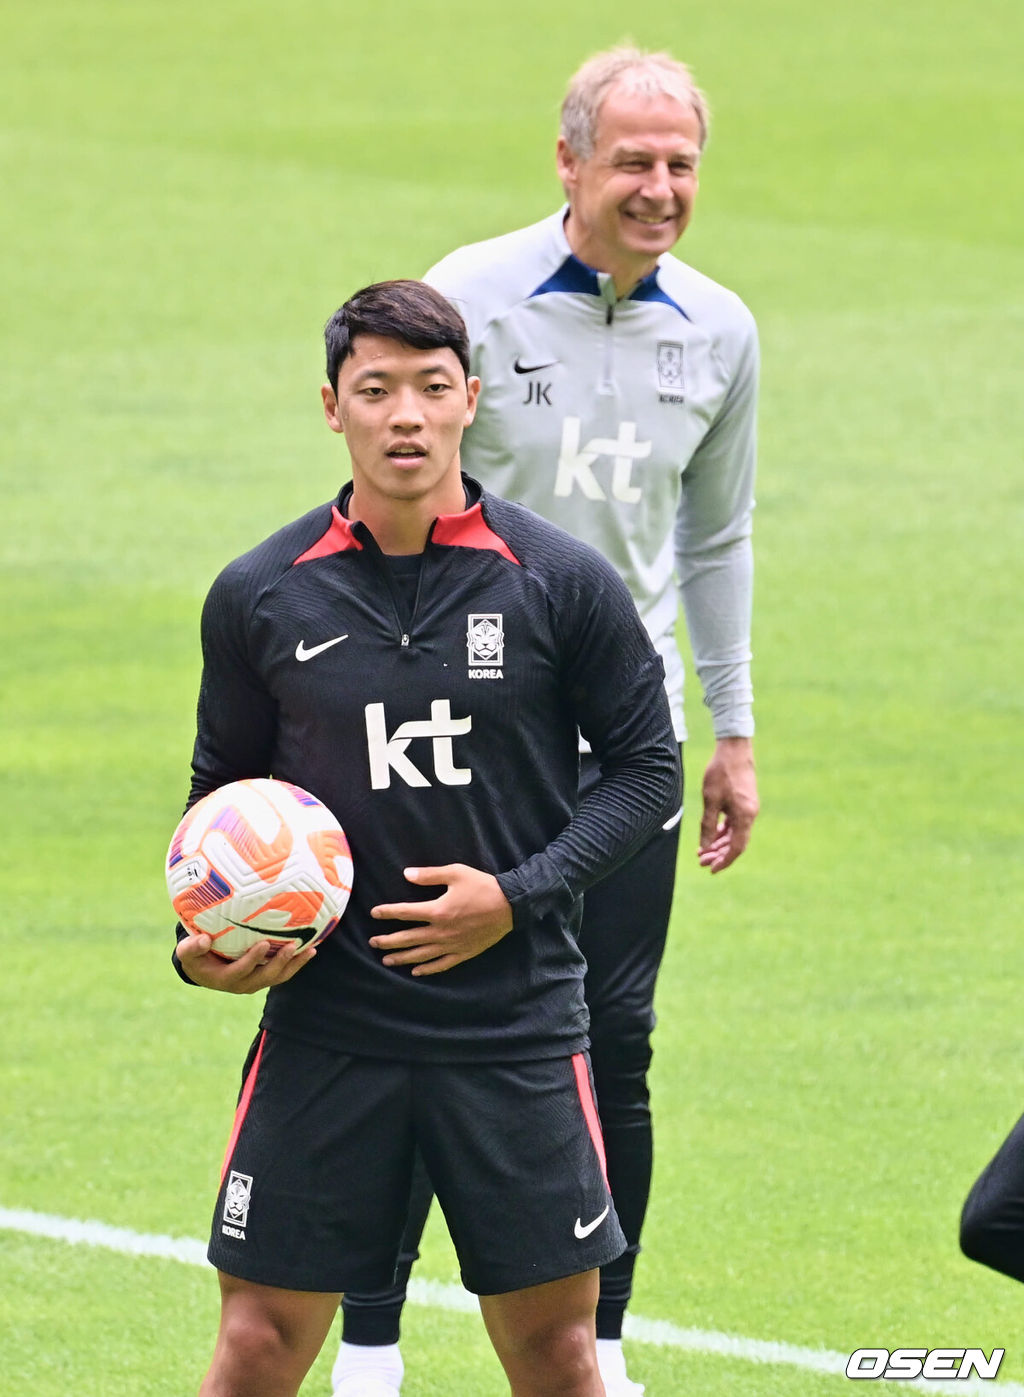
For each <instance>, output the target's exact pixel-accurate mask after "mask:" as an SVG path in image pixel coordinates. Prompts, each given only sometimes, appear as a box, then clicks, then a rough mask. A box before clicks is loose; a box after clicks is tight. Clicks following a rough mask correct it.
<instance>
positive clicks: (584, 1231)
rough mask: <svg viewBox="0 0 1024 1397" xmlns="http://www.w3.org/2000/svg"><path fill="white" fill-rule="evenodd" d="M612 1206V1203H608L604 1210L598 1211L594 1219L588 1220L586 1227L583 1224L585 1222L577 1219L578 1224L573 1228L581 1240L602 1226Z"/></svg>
mask: <svg viewBox="0 0 1024 1397" xmlns="http://www.w3.org/2000/svg"><path fill="white" fill-rule="evenodd" d="M611 1206H612V1205H611V1204H610V1203H606V1204H605V1208H604V1212H603V1213H598V1215H597V1217H596V1218H595V1219H594V1221H593V1222H588V1223H587V1225H586V1227H584V1226H583V1222H582V1220H581V1219H580V1218H577V1219H576V1226H575V1227H574V1228H573V1231H574V1232H575V1234H576V1236H577V1237H578V1238H579V1239H580V1241H581V1242H582V1241H583V1239H584V1237H589V1236H590V1234H591V1232H594V1231H596V1230H597V1228H599V1227H600V1226H601V1224H602V1222H604V1220H605V1218H606V1217H607V1216H608V1213H609V1210H610V1209H611Z"/></svg>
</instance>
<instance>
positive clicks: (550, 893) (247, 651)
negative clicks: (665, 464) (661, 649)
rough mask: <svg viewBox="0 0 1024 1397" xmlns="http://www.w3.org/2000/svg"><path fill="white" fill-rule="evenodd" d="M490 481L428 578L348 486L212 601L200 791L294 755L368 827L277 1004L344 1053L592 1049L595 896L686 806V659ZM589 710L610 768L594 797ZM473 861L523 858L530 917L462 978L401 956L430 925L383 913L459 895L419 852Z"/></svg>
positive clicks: (299, 770) (444, 527)
mask: <svg viewBox="0 0 1024 1397" xmlns="http://www.w3.org/2000/svg"><path fill="white" fill-rule="evenodd" d="M465 483H466V487H467V502H468V507H467V508H466V510H465V511H464V512H462V513H460V514H452V515H442V516H440V517H439V518H438V519H437V520H436V521H435V523H434V525H433V527H432V530H431V534H430V538H429V541H428V543H427V545H426V549H425V551H424V553H423V555H422V563H421V566H420V568H419V577H418V579H416V578H410V577H409V576H408V572H409V568H410V564H409V562H408V561H407V560H398V561H399V566H398V568H395V567H393V565H392V563H391V562H390V561H389V560H388V559H387V558H386V557H385V556H384V555H383V554H382V553H381V551H380V549H379V547H378V546H377V544H376V542H375V540H374V538H373V536H372V535H371V533H370V531H369V530H368V529H367V528H366V526H365V525H363V524H361V523H355V524H351V523H349V521H348V519H347V518H346V517H345V513H344V509H345V505H346V503H347V498H348V495H349V493H350V491H351V487H346V489H345V490H343V491H342V493H341V495H340V496H339V499H338V501H337V502H335V503H334V504H325V505H321V506H320V507H318V508H317V509H314V510H312V511H311V512H310V513H309V514H306V515H304V516H303V518H301V519H298V520H296V522H295V523H293V524H289V525H288V526H287V527H285V528H283V529H281V530H280V531H279V532H277V533H275V534H273V535H272V536H271V537H270V538H268V539H267V540H266V541H265V542H263V543H261V544H259V546H258V547H256V548H254V549H253V550H252V551H251V552H249V553H246V554H245V555H244V556H243V557H241V558H238V559H237V560H236V561H235V562H233V563H231V564H229V566H228V567H227V568H225V570H224V571H223V572H222V573H221V575H220V576H219V577H218V578H217V580H216V581H215V583H214V584H213V587H212V588H211V590H210V594H209V596H208V598H207V601H206V605H205V607H204V610H203V678H202V686H201V689H200V695H199V711H198V732H197V736H196V744H195V752H194V756H193V772H194V776H193V780H192V788H191V793H190V803H192V802H194V801H196V800H198V799H199V798H200V797H201V796H203V795H205V794H207V792H209V791H212V790H214V789H215V788H216V787H218V786H221V785H224V784H225V783H226V782H228V781H234V780H238V779H240V778H242V777H246V776H268V775H272V776H276V777H278V778H281V779H283V780H287V781H292V782H295V783H296V784H297V785H299V786H303V787H305V788H306V789H307V790H310V791H312V792H313V794H314V795H317V796H318V797H319V798H320V799H321V800H322V801H323V802H324V803H325V804H326V805H327V806H329V808H330V809H331V810H333V811H334V813H335V814H336V815H337V817H338V819H339V820H340V821H341V824H342V827H343V828H344V830H345V832H346V834H347V835H348V838H349V842H350V844H351V848H352V859H353V863H354V868H355V877H354V887H353V891H352V898H351V901H350V902H349V906H348V909H347V910H346V912H345V915H344V917H343V918H342V921H341V924H340V925H339V926H338V928H337V929H336V930H335V931H334V933H333V934H332V935H331V936H329V937H328V938H327V940H326V941H324V942H323V943H322V944H321V946H320V947H319V950H318V953H317V955H316V957H315V959H314V960H313V961H312V962H311V963H310V964H309V965H308V966H306V967H305V968H304V969H302V970H301V971H300V972H299V973H298V974H297V975H296V976H295V977H294V978H293V979H292V980H290V981H288V983H286V984H284V985H280V986H277V987H275V988H273V989H271V990H270V992H269V994H268V996H267V1000H266V1006H265V1009H264V1014H263V1026H264V1027H266V1028H270V1029H272V1030H274V1031H276V1032H280V1033H284V1034H288V1035H290V1036H292V1037H296V1038H302V1039H306V1040H308V1041H310V1042H314V1043H317V1044H321V1045H323V1046H327V1047H332V1048H335V1049H337V1050H338V1051H341V1052H351V1053H358V1054H365V1055H369V1056H376V1057H391V1058H418V1059H424V1060H432V1061H452V1060H467V1059H472V1060H475V1061H496V1060H497V1061H500V1060H509V1059H515V1058H519V1059H523V1058H540V1057H552V1056H561V1055H563V1054H569V1053H572V1052H576V1051H579V1050H580V1049H581V1048H583V1047H584V1046H585V1045H586V1042H587V1038H586V1032H587V1026H588V1016H587V1010H586V1006H585V1004H584V1000H583V970H584V961H583V957H582V955H581V953H580V951H579V949H578V947H577V944H576V939H575V934H576V930H577V927H578V923H579V913H580V908H581V900H580V896H581V894H582V892H583V890H584V888H586V887H588V886H589V885H590V884H591V883H593V882H594V881H596V879H597V878H599V877H601V876H603V875H604V874H605V873H607V872H608V871H610V869H611V868H612V867H614V866H615V865H616V864H617V863H619V862H621V861H622V859H623V858H625V857H626V856H627V855H628V854H629V853H631V852H632V851H633V850H634V849H636V848H637V847H638V846H639V845H640V844H641V843H642V842H643V841H644V840H645V839H646V838H647V837H649V835H650V834H651V833H652V832H653V830H654V829H656V828H657V826H658V825H659V824H660V823H661V822H662V821H664V820H665V819H666V818H667V816H668V815H670V814H673V813H674V812H675V811H676V809H677V808H678V800H679V767H678V749H677V746H676V742H675V739H674V737H673V733H672V724H671V720H670V717H669V711H668V705H667V702H666V699H665V692H664V686H663V669H662V663H661V660H660V658H659V657H658V656H657V654H656V653H655V651H654V649H653V647H652V645H651V642H650V640H649V639H648V636H647V633H646V631H645V630H644V628H643V626H642V625H641V623H640V620H639V618H638V616H637V613H636V609H635V607H634V605H633V602H632V600H631V598H630V596H629V593H628V592H627V590H626V588H625V586H624V585H623V583H622V581H621V580H620V578H619V577H618V575H617V573H616V572H615V571H614V569H613V568H612V567H611V566H610V565H609V564H608V563H607V562H606V561H605V560H604V559H603V558H602V557H601V556H600V554H598V553H597V552H596V551H595V550H594V549H592V548H590V547H588V546H587V545H586V544H583V543H580V542H579V541H577V540H576V539H573V538H571V537H570V536H569V535H568V534H565V533H563V532H562V531H561V530H560V529H557V528H555V527H554V526H553V525H551V524H548V523H546V522H545V521H544V520H542V519H540V518H538V517H537V516H536V515H534V514H532V513H530V512H529V511H528V510H526V509H523V508H522V507H520V506H519V505H515V504H510V503H508V502H506V501H504V500H500V499H498V498H497V497H496V496H493V495H490V494H489V493H487V492H485V491H481V489H480V487H479V486H478V485H477V484H476V483H475V482H474V481H470V480H468V479H466V482H465ZM577 730H578V731H579V732H580V733H582V735H583V736H584V737H585V738H586V739H587V741H588V742H589V743H590V745H591V746H592V748H593V750H594V751H595V753H597V755H598V757H599V759H600V761H601V763H602V770H603V780H602V781H601V783H600V784H599V785H598V787H597V788H596V789H595V790H594V791H593V792H592V793H591V794H590V795H588V796H587V797H586V798H585V799H584V800H583V801H582V803H580V802H579V801H578V796H577V776H578V732H577ZM577 806H578V807H579V808H578V809H577ZM447 863H465V864H469V865H471V866H472V867H474V868H480V869H484V870H485V871H487V872H490V873H494V874H497V875H498V881H499V883H500V885H501V887H502V890H503V891H504V893H505V895H506V897H507V898H508V899H509V902H510V903H511V905H512V909H513V915H514V928H513V930H512V931H511V932H510V933H509V935H508V936H506V937H505V938H504V939H503V940H502V941H500V942H499V943H498V944H497V945H496V946H493V947H491V948H490V949H489V950H488V951H485V952H484V953H483V954H482V955H480V956H477V957H476V958H474V959H473V960H469V961H466V962H464V963H463V964H461V965H457V966H456V967H455V968H454V969H452V970H448V971H445V972H442V973H440V974H437V975H432V976H424V977H417V978H413V976H412V975H411V972H410V970H409V968H407V967H403V968H387V967H385V966H384V965H382V963H381V961H382V953H381V952H379V951H376V950H373V949H372V948H371V947H370V945H369V944H368V943H369V938H370V936H372V935H374V934H379V933H385V932H389V931H396V930H399V929H400V928H401V927H402V926H403V925H407V924H405V923H400V922H374V921H372V920H371V918H370V916H369V912H370V909H371V908H372V907H374V906H375V905H376V904H378V903H382V902H400V901H408V900H412V899H416V900H422V899H428V898H433V897H437V896H439V895H440V893H441V892H443V888H427V887H423V888H420V887H416V886H415V885H413V884H411V883H408V882H406V880H405V878H404V877H403V873H402V870H403V869H404V868H408V867H426V866H429V865H439V864H447Z"/></svg>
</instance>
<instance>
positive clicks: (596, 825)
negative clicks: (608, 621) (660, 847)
mask: <svg viewBox="0 0 1024 1397" xmlns="http://www.w3.org/2000/svg"><path fill="white" fill-rule="evenodd" d="M666 718H667V708H666ZM679 800H680V774H679V749H678V745H677V743H676V740H675V737H674V735H673V733H672V730H671V724H670V722H666V723H665V725H664V729H663V730H662V731H661V732H660V736H659V738H658V740H656V741H654V742H652V743H651V744H650V746H649V747H646V748H645V749H643V750H642V751H639V752H636V753H634V754H633V755H632V756H631V757H630V758H628V759H627V760H624V761H622V762H621V763H618V764H614V765H611V766H603V768H602V777H601V780H600V782H599V783H598V785H597V786H596V787H595V788H594V789H593V790H592V791H591V792H589V793H588V795H586V796H585V797H584V799H583V800H582V801H581V802H580V807H579V810H578V811H577V813H576V815H575V816H574V818H573V819H572V821H571V822H570V823H569V824H568V825H567V826H566V828H565V829H564V830H563V831H562V833H561V834H560V835H558V837H557V838H556V839H554V840H553V841H552V842H551V843H550V844H549V845H548V847H547V848H546V849H544V850H542V851H541V852H540V853H537V854H534V855H533V856H532V857H531V858H529V859H527V860H526V861H525V862H524V863H522V864H520V865H519V867H518V868H515V869H512V870H511V871H509V872H507V873H502V874H500V875H499V876H498V883H499V885H500V887H501V890H502V892H503V893H504V894H505V896H506V897H507V898H508V900H509V902H510V903H511V905H512V910H513V914H514V916H515V917H516V919H517V920H519V919H520V918H521V917H522V916H523V915H524V914H526V915H527V916H529V917H530V918H531V919H532V918H540V917H545V916H548V915H551V914H555V915H557V916H558V917H559V918H560V919H562V920H564V919H566V918H568V917H569V915H570V914H571V912H572V908H573V904H574V903H575V901H576V899H577V898H578V897H579V896H580V895H581V894H582V893H583V892H584V891H585V890H586V889H587V888H588V887H590V886H591V884H593V883H596V882H597V881H598V879H600V878H603V877H605V876H606V875H607V874H608V873H610V872H612V870H613V869H615V868H617V867H618V866H619V864H621V863H623V862H625V860H626V859H627V858H629V856H630V855H631V854H632V853H634V852H635V851H636V850H637V849H639V848H640V847H641V846H642V845H643V844H645V843H646V841H647V840H648V839H649V838H650V837H651V835H652V834H653V833H654V832H655V831H656V830H657V829H659V828H660V827H661V825H663V824H664V823H665V821H666V820H667V819H669V818H670V817H671V816H672V815H674V814H675V813H676V812H677V811H678V808H679Z"/></svg>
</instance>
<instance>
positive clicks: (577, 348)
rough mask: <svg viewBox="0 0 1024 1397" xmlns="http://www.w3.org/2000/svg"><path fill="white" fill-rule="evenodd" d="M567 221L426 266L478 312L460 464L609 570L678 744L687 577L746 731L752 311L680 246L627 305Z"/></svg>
mask: <svg viewBox="0 0 1024 1397" xmlns="http://www.w3.org/2000/svg"><path fill="white" fill-rule="evenodd" d="M564 219H565V209H562V210H560V211H559V212H558V213H556V214H553V215H551V217H549V218H546V219H544V220H543V221H542V222H540V223H535V224H533V225H532V226H531V227H529V228H521V229H519V230H517V231H516V232H513V233H508V234H506V235H505V236H503V237H500V238H492V239H491V240H489V241H488V242H482V243H475V244H472V245H471V246H467V247H461V248H458V249H456V251H454V252H452V253H451V254H450V255H449V256H447V257H445V258H444V259H443V260H442V261H440V262H438V263H437V265H436V266H434V267H432V268H431V270H430V271H429V272H428V273H427V275H426V277H425V280H426V281H428V282H429V283H430V284H431V285H432V286H435V287H436V288H437V289H438V290H439V291H441V292H442V293H443V294H444V295H445V296H447V297H448V298H449V299H450V300H451V301H452V302H453V304H454V305H456V307H457V308H458V310H459V311H460V312H461V314H462V315H463V317H464V318H465V320H466V323H467V325H468V327H469V334H470V340H471V343H472V367H473V372H474V373H476V374H479V376H480V378H481V380H482V382H483V389H482V392H481V395H480V402H479V406H478V409H477V415H476V421H475V422H474V423H473V425H472V427H471V428H470V429H469V431H468V432H467V433H466V436H465V439H464V442H463V448H462V463H463V467H464V469H466V470H468V471H469V472H471V473H472V474H473V475H475V476H477V477H478V478H479V479H481V480H482V481H483V482H484V484H485V485H487V486H488V488H490V489H491V490H493V491H495V492H496V493H497V494H499V495H503V496H505V498H506V499H511V500H517V501H519V502H520V503H522V504H525V505H527V506H528V507H529V508H530V509H532V510H534V511H536V513H538V514H541V515H543V516H544V517H545V518H547V519H550V520H552V521H553V522H554V523H555V524H558V525H560V526H561V527H562V528H564V529H566V530H568V531H569V532H570V533H572V534H575V535H576V537H577V538H581V539H584V540H585V541H586V542H587V543H590V544H592V545H593V546H594V547H596V548H597V549H598V550H599V551H600V552H601V553H603V554H604V555H605V557H606V558H608V559H609V560H610V561H611V562H612V563H613V564H614V566H615V567H616V568H617V569H618V571H619V573H620V574H621V576H622V577H623V579H624V580H625V582H626V585H627V586H628V587H629V590H630V592H631V593H632V595H633V598H634V600H635V602H636V604H637V607H638V609H639V611H640V615H641V617H642V618H643V621H644V624H645V625H646V627H647V630H648V632H649V633H650V636H651V639H652V640H653V641H654V644H655V647H656V648H657V650H658V652H659V653H660V655H661V656H662V659H663V660H664V663H665V672H666V687H667V689H668V696H669V701H670V704H671V708H672V719H673V725H674V728H675V732H676V736H677V737H678V738H679V739H680V740H682V739H683V738H684V737H685V736H686V728H685V723H684V718H683V662H682V658H681V656H680V654H679V648H678V645H677V643H676V638H675V629H676V618H677V613H678V604H677V592H676V582H677V581H678V584H679V588H680V590H681V593H682V599H683V605H684V609H685V614H686V622H687V628H688V631H689V636H690V644H691V646H692V649H693V654H694V660H695V662H696V667H697V673H698V675H699V677H700V681H701V685H702V687H703V690H704V701H705V703H706V704H707V706H708V707H709V708H710V709H711V713H712V717H713V722H714V731H715V736H716V737H747V736H750V735H751V734H752V733H753V730H754V724H753V717H752V715H751V703H752V700H753V695H752V690H751V684H750V609H751V590H752V581H753V566H752V555H751V546H750V532H751V514H752V510H753V505H754V500H753V489H754V467H755V429H756V421H755V419H756V409H757V376H758V348H757V331H756V328H755V325H754V320H753V317H752V316H751V314H750V312H749V311H748V310H747V308H746V306H745V305H744V304H743V302H742V301H741V300H740V299H739V297H737V296H736V295H734V294H733V293H732V292H731V291H727V290H726V289H725V288H724V287H722V286H719V285H718V284H717V283H716V282H714V281H711V280H710V279H709V278H708V277H706V276H702V275H701V273H700V272H697V271H694V269H693V268H692V267H688V266H687V265H686V264H685V263H684V262H680V261H679V259H678V258H676V257H673V256H671V255H670V254H665V255H664V256H662V257H661V258H659V260H658V265H657V267H656V268H655V270H654V271H653V272H652V273H651V274H650V275H649V276H647V277H645V278H644V280H643V281H641V282H639V283H638V284H637V285H636V286H635V287H634V288H633V290H632V291H631V292H630V293H629V295H627V296H624V297H622V298H621V299H617V298H616V295H615V287H614V283H613V281H612V278H611V276H610V275H608V274H607V273H603V272H595V271H594V270H593V269H592V268H591V267H588V266H586V265H585V264H584V263H582V262H581V261H579V259H578V258H576V257H575V256H574V255H573V253H572V252H571V250H570V248H569V244H568V241H567V239H566V236H565V231H564V227H563V224H564Z"/></svg>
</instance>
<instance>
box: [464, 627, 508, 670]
mask: <svg viewBox="0 0 1024 1397" xmlns="http://www.w3.org/2000/svg"><path fill="white" fill-rule="evenodd" d="M466 626H467V629H466V648H467V652H468V657H469V677H470V679H501V678H503V675H502V672H501V666H502V663H503V660H504V655H505V635H504V631H503V628H502V618H501V612H500V611H491V612H470V614H469V616H467V618H466Z"/></svg>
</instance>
